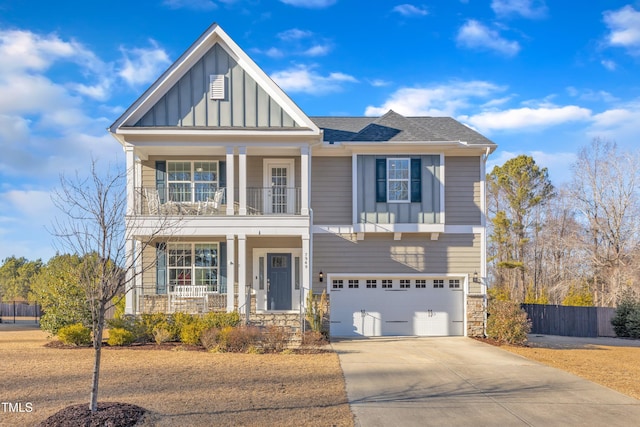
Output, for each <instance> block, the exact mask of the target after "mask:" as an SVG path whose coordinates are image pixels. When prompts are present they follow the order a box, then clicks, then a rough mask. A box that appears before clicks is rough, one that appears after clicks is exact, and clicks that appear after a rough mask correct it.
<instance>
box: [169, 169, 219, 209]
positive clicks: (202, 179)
mask: <svg viewBox="0 0 640 427" xmlns="http://www.w3.org/2000/svg"><path fill="white" fill-rule="evenodd" d="M167 184H168V187H169V200H171V201H173V202H200V201H205V200H207V199H208V198H213V194H214V193H215V191H216V190H217V189H218V185H219V176H218V162H167Z"/></svg>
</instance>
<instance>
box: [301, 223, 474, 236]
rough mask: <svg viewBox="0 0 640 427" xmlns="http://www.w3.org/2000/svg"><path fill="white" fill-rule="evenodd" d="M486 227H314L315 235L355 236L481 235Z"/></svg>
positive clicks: (320, 225)
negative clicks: (369, 234)
mask: <svg viewBox="0 0 640 427" xmlns="http://www.w3.org/2000/svg"><path fill="white" fill-rule="evenodd" d="M483 231H484V227H482V226H479V225H444V224H356V225H355V226H353V225H350V224H344V225H323V224H318V225H313V226H312V228H311V232H312V233H315V234H323V233H330V234H353V233H365V232H366V233H440V234H481V233H482V232H483Z"/></svg>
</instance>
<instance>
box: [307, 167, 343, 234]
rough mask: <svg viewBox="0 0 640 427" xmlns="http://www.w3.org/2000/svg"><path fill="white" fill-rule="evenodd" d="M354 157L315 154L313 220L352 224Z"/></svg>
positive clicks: (312, 187)
mask: <svg viewBox="0 0 640 427" xmlns="http://www.w3.org/2000/svg"><path fill="white" fill-rule="evenodd" d="M351 169H352V167H351V157H314V158H313V160H312V166H311V208H312V209H313V222H314V223H315V224H321V225H344V224H351V223H352V222H353V221H352V218H351V215H352V204H351V200H352V197H351V195H352V194H351V187H352V185H351V181H352V178H351Z"/></svg>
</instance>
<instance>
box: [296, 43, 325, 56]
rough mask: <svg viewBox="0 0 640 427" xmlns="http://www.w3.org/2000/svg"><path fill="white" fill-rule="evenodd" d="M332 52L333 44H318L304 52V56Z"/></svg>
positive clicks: (322, 54)
mask: <svg viewBox="0 0 640 427" xmlns="http://www.w3.org/2000/svg"><path fill="white" fill-rule="evenodd" d="M329 52H331V46H329V45H321V44H317V45H314V46H311V47H310V48H309V49H307V50H305V51H304V52H303V55H304V56H324V55H327V54H328V53H329Z"/></svg>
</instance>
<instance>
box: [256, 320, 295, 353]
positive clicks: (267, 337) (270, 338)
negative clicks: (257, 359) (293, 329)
mask: <svg viewBox="0 0 640 427" xmlns="http://www.w3.org/2000/svg"><path fill="white" fill-rule="evenodd" d="M289 335H290V334H289V332H288V331H287V330H286V328H283V327H281V326H267V328H266V330H264V331H263V333H262V348H263V349H264V350H265V351H268V352H281V351H282V350H284V349H285V348H286V347H287V345H288V344H289V338H290V336H289Z"/></svg>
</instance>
